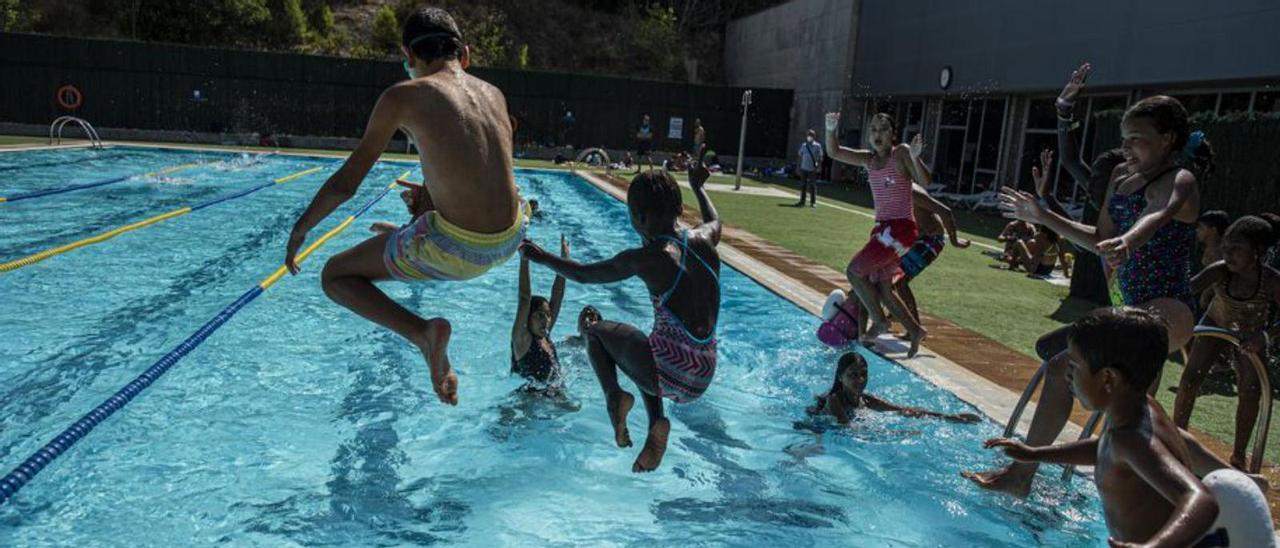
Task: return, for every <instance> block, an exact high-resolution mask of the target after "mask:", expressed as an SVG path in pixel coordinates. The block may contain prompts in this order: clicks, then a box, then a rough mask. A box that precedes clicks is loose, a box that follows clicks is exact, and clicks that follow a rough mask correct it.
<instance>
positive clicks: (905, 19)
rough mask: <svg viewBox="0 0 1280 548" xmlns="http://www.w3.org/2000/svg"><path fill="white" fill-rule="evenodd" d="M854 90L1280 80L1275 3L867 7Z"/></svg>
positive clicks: (882, 1)
mask: <svg viewBox="0 0 1280 548" xmlns="http://www.w3.org/2000/svg"><path fill="white" fill-rule="evenodd" d="M859 20H860V25H859V29H858V32H859V37H858V46H857V51H856V57H855V59H856V61H855V64H854V77H853V82H852V88H853V89H857V90H860V91H863V92H865V93H867V94H870V95H875V96H887V95H916V96H919V95H936V94H940V93H942V90H941V88H940V87H939V73H940V71H941V69H942V67H943V66H947V65H949V66H951V67H952V68H953V71H954V81H953V83H952V86H951V89H950V90H949V91H950V92H951V93H956V94H962V93H978V94H981V93H990V92H1002V93H1008V92H1013V93H1022V92H1037V91H1052V92H1056V91H1057V90H1058V89H1060V88H1061V87H1062V83H1063V82H1064V81H1065V79H1066V77H1067V75H1068V74H1070V72H1071V70H1072V69H1073V68H1075V67H1076V66H1078V65H1079V63H1081V62H1082V61H1090V62H1092V63H1093V64H1094V65H1095V67H1096V70H1095V72H1094V75H1093V76H1092V77H1091V78H1090V80H1089V84H1090V87H1091V88H1094V89H1099V88H1105V87H1117V88H1133V87H1144V86H1150V85H1153V84H1154V85H1162V84H1173V85H1176V84H1182V83H1195V82H1206V81H1232V80H1258V79H1274V78H1277V77H1280V55H1277V54H1276V52H1280V31H1278V29H1280V2H1276V1H1275V0H1232V1H1229V2H1204V1H1197V0H1160V1H1150V0H1145V1H1144V0H1053V1H1043V0H1036V1H1027V0H983V1H980V2H979V1H969V2H957V1H954V0H927V1H924V0H922V1H917V2H891V1H888V0H875V1H867V2H863V3H862V14H861V16H860V18H859Z"/></svg>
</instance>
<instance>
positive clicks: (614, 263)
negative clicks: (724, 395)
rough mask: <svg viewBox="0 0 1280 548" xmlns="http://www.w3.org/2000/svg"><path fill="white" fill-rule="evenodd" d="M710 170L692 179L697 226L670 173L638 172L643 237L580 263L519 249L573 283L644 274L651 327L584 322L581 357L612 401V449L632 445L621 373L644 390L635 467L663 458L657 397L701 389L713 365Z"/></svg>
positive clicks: (715, 222) (633, 195) (714, 221)
mask: <svg viewBox="0 0 1280 548" xmlns="http://www.w3.org/2000/svg"><path fill="white" fill-rule="evenodd" d="M710 175H711V174H710V173H709V172H708V171H707V169H706V168H705V167H703V166H702V164H701V162H698V161H696V160H695V162H694V164H693V167H691V168H690V169H689V182H690V184H691V186H693V194H694V196H696V197H697V198H698V207H699V209H700V210H701V211H702V224H700V225H698V226H696V227H693V228H688V229H682V228H681V227H680V225H679V224H678V222H677V219H678V218H679V216H680V213H681V212H682V211H683V209H684V205H683V204H682V198H681V195H680V187H679V186H678V185H677V184H676V180H675V179H674V178H673V177H672V176H671V175H670V174H669V173H667V172H666V171H654V170H649V171H648V172H645V173H642V174H640V175H638V176H636V178H635V179H632V181H631V186H630V188H628V189H627V208H628V209H629V210H630V212H631V226H632V227H633V228H635V230H636V232H637V233H639V234H640V238H641V239H642V240H643V242H644V244H643V245H642V246H641V247H637V248H633V249H627V250H625V251H622V252H621V253H618V254H617V255H615V256H613V257H612V258H610V259H606V260H604V261H600V262H597V263H591V264H580V263H577V262H574V261H571V260H569V259H565V258H560V257H556V256H555V255H552V254H550V253H547V252H546V251H543V250H542V249H541V248H539V247H538V246H537V245H536V244H534V243H533V242H528V241H526V242H525V243H524V245H523V246H521V248H520V252H521V253H523V254H524V256H525V257H527V258H528V259H529V260H530V261H532V262H535V263H539V264H542V265H546V266H548V267H550V268H551V269H552V270H555V271H556V273H558V274H560V275H561V276H564V277H565V278H567V279H570V280H573V281H575V282H579V283H608V282H617V281H622V280H625V279H627V278H630V277H632V276H638V277H639V278H640V279H641V280H644V283H645V285H646V286H647V287H648V289H649V296H650V298H651V300H652V301H653V330H652V331H651V332H650V333H649V334H647V335H646V334H645V333H644V332H643V331H641V330H640V329H638V328H636V327H635V326H632V325H629V324H625V323H621V322H613V321H608V320H599V321H595V322H594V323H590V324H589V325H583V328H584V329H583V335H584V336H585V337H586V339H587V356H588V357H589V358H590V359H591V367H592V368H593V369H594V370H595V372H596V377H597V378H598V379H599V380H600V387H601V388H603V389H604V394H605V399H606V401H607V402H608V412H609V420H610V422H612V424H613V434H614V441H615V442H616V443H617V444H618V447H630V446H631V434H630V433H629V432H628V430H627V413H628V412H629V411H631V406H632V405H634V404H635V397H633V396H632V395H631V394H630V393H628V392H627V391H625V390H623V389H622V387H621V386H619V385H618V370H622V372H623V373H624V374H626V376H628V377H630V378H631V381H632V382H634V383H635V385H636V387H637V388H639V389H640V396H641V398H642V399H643V400H644V407H645V411H647V412H648V415H649V434H648V436H647V438H646V439H645V442H644V449H642V450H641V451H640V455H639V456H637V457H636V461H635V464H634V465H632V467H631V470H632V471H633V472H648V471H651V470H654V469H656V468H657V467H658V465H659V464H661V463H662V457H663V455H664V454H665V453H666V450H667V435H668V434H669V433H670V431H671V423H670V422H669V421H668V420H667V418H666V417H665V416H664V415H663V410H662V398H663V397H666V398H670V399H671V400H672V401H675V402H676V403H687V402H690V401H693V400H695V399H697V398H698V397H700V396H702V393H703V392H704V391H706V389H707V387H708V386H709V385H710V384H711V379H712V377H714V376H715V372H716V322H717V320H718V319H719V315H720V256H719V255H718V254H717V253H716V245H717V244H719V243H720V217H719V215H718V214H717V213H716V209H715V206H713V205H711V198H709V197H708V196H707V192H706V190H705V189H704V188H703V185H704V184H705V183H706V181H707V178H708V177H710Z"/></svg>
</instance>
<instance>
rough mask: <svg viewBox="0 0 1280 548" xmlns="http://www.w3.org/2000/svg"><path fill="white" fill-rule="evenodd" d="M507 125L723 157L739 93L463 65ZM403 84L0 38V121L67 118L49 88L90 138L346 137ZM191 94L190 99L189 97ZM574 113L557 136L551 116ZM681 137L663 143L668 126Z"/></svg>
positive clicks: (398, 73)
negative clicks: (648, 124)
mask: <svg viewBox="0 0 1280 548" xmlns="http://www.w3.org/2000/svg"><path fill="white" fill-rule="evenodd" d="M469 72H471V73H472V74H474V75H476V76H478V77H480V78H482V79H485V80H487V81H489V82H491V83H493V84H494V85H496V86H498V87H499V88H500V89H502V91H503V92H504V93H505V94H506V97H507V102H508V107H509V109H510V111H511V112H512V113H513V114H515V115H516V116H517V117H518V118H519V119H520V127H519V135H518V136H517V138H518V139H519V140H520V141H521V142H538V143H544V144H545V143H549V142H555V143H557V144H561V143H565V142H566V141H567V142H569V143H572V144H575V145H577V146H606V147H611V148H631V147H633V146H634V136H635V133H636V129H637V126H638V125H639V120H640V115H641V114H643V113H648V114H650V115H651V116H652V119H653V125H654V132H655V134H656V137H657V139H656V143H655V144H656V146H657V147H658V148H660V149H662V148H665V149H671V150H676V149H687V148H688V147H689V145H690V144H691V142H692V126H693V119H694V118H701V119H702V121H703V125H704V126H705V127H706V129H707V134H708V142H709V146H710V147H711V148H714V149H716V150H718V151H720V152H722V153H732V152H736V150H737V137H738V128H739V124H740V120H741V110H740V107H739V106H738V104H739V102H740V97H741V93H742V88H731V87H724V86H707V85H693V84H685V83H677V82H660V81H651V80H635V79H627V78H614V77H607V76H594V75H578V74H563V73H550V72H536V71H514V70H501V69H486V68H475V69H472V70H470V71H469ZM404 77H405V75H404V71H403V70H402V68H401V66H400V64H399V63H391V62H383V61H368V60H357V59H340V58H333V57H320V56H308V55H295V54H280V53H264V52H253V51H239V50H225V49H209V48H195V47H187V46H178V45H168V44H150V43H139V42H127V41H114V40H89V39H78V38H67V37H56V36H39V35H26V34H12V33H0V121H4V122H18V123H30V124H47V123H49V122H51V121H52V120H53V119H54V118H55V117H57V116H59V115H62V114H67V112H64V110H63V109H60V108H59V107H58V105H57V103H56V101H55V98H54V93H55V91H56V90H57V89H58V88H59V87H61V86H63V85H65V84H73V85H75V86H76V87H77V88H78V89H80V91H81V92H82V93H83V96H84V101H83V104H82V105H81V107H80V108H79V109H77V110H76V111H75V112H74V113H73V114H75V115H77V116H80V117H83V118H85V119H87V120H89V121H90V122H92V123H93V124H94V125H96V126H99V127H104V128H128V129H161V130H183V131H197V132H212V133H219V132H272V133H280V134H291V135H312V136H333V137H359V136H360V135H361V134H362V133H363V131H364V125H365V122H366V120H367V119H368V115H369V112H370V110H372V108H373V104H374V103H375V102H376V101H377V98H378V96H379V95H380V94H381V93H382V90H384V89H385V88H386V87H387V86H389V85H391V84H393V83H394V82H396V81H398V80H401V79H403V78H404ZM196 90H199V91H200V97H199V99H197V98H196V97H195V96H194V91H196ZM791 98H792V92H791V91H789V90H771V89H756V90H755V92H754V103H753V104H752V108H751V111H750V117H751V119H750V121H749V124H750V126H751V128H752V136H753V138H752V139H750V140H748V142H747V150H746V153H747V155H749V156H777V157H780V156H783V155H785V154H786V143H787V126H788V122H789V118H790V108H791V102H792V101H791ZM566 109H567V110H570V111H572V112H573V114H574V119H575V123H574V124H573V125H572V126H566V125H565V123H564V116H563V115H564V112H565V110H566ZM673 116H674V117H682V118H684V125H685V129H684V133H683V138H682V139H668V138H667V133H668V132H667V129H668V121H669V119H670V118H671V117H673Z"/></svg>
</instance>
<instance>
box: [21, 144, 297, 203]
mask: <svg viewBox="0 0 1280 548" xmlns="http://www.w3.org/2000/svg"><path fill="white" fill-rule="evenodd" d="M273 154H275V153H274V152H272V153H268V154H262V155H259V156H257V157H255V158H254V160H253V161H251V162H250V163H249V164H247V166H250V165H256V164H258V163H259V162H261V161H262V160H265V159H266V158H267V157H268V156H271V155H273ZM208 163H211V162H196V163H190V164H182V165H180V166H174V167H170V168H165V169H161V170H157V171H151V172H147V173H131V174H129V175H122V176H120V177H112V178H110V179H102V180H100V181H93V182H89V183H81V184H78V185H67V186H64V187H58V188H46V189H44V190H34V191H31V192H24V193H21V194H15V195H13V196H6V197H4V200H3V201H4V202H17V201H19V200H30V199H32V198H40V197H43V196H51V195H54V194H62V193H64V192H73V191H76V190H84V189H86V188H94V187H100V186H105V185H110V184H115V183H119V182H121V181H126V180H129V179H132V178H134V177H145V176H148V175H163V174H167V173H173V172H176V171H181V170H184V169H191V168H194V167H200V166H203V165H206V164H208ZM247 166H246V167H247Z"/></svg>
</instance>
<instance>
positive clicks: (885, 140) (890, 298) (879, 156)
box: [826, 112, 929, 357]
mask: <svg viewBox="0 0 1280 548" xmlns="http://www.w3.org/2000/svg"><path fill="white" fill-rule="evenodd" d="M839 125H840V113H838V112H834V113H830V114H827V119H826V126H827V150H828V151H829V154H830V155H831V158H832V159H834V160H836V161H839V162H844V163H846V164H849V165H854V166H859V167H865V168H866V169H867V181H868V183H869V184H870V185H871V197H872V200H873V202H874V203H875V209H876V224H875V227H873V228H872V229H871V241H869V242H867V245H865V246H863V247H862V250H861V251H859V252H858V254H857V255H854V257H853V260H851V261H849V267H848V269H846V271H845V275H846V276H848V278H849V283H850V285H852V286H853V292H854V293H856V294H857V295H858V300H860V301H862V305H863V307H865V308H866V309H867V310H868V311H869V314H868V317H869V318H870V319H871V327H870V328H869V329H868V330H867V333H866V335H864V336H863V340H864V342H870V341H873V340H875V338H876V337H878V336H880V335H881V334H883V333H884V332H886V331H888V330H889V320H888V318H886V317H885V315H884V312H883V308H882V307H883V306H887V307H888V308H889V313H890V314H893V318H894V319H895V320H897V321H898V322H899V323H901V324H902V326H903V327H905V328H906V329H907V335H908V336H909V337H910V341H911V350H910V351H908V352H907V357H912V356H915V355H916V352H917V351H919V350H920V341H921V340H923V339H924V337H925V335H926V334H927V332H926V331H925V329H924V328H923V327H921V326H920V322H918V321H916V319H915V317H914V316H912V315H911V313H910V312H909V311H908V310H907V306H906V304H904V303H903V302H902V297H901V296H899V295H898V294H897V292H895V291H894V290H893V286H894V284H896V283H898V282H899V281H900V280H902V279H903V277H904V276H905V274H904V273H903V271H902V264H901V258H902V256H903V255H906V253H907V251H909V250H910V249H911V246H912V245H914V244H915V243H916V237H917V236H918V229H917V227H916V220H915V214H914V208H913V206H912V202H911V187H912V183H913V182H916V181H918V182H921V183H923V184H925V185H928V184H929V174H928V173H927V172H925V171H924V170H921V169H919V167H918V165H917V162H916V158H915V155H917V154H913V149H912V148H911V147H908V146H907V145H904V144H895V143H894V141H895V135H896V134H897V127H896V125H895V123H894V121H893V118H891V117H890V116H889V115H888V114H884V113H880V114H876V115H875V116H873V117H872V118H871V124H870V126H869V128H870V131H869V132H868V135H869V138H870V141H871V150H855V149H851V148H848V147H842V146H840V142H839V140H838V139H837V138H836V128H837V127H839Z"/></svg>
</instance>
